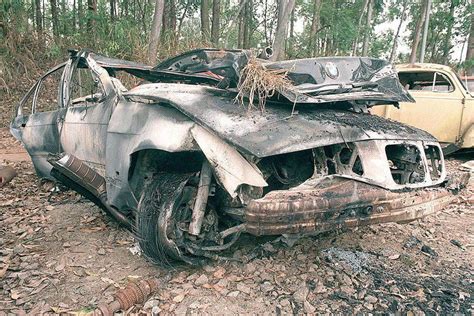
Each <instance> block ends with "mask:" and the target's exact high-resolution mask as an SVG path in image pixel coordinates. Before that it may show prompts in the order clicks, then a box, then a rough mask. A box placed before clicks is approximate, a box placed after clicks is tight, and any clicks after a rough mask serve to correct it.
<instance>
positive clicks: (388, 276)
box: [0, 129, 474, 315]
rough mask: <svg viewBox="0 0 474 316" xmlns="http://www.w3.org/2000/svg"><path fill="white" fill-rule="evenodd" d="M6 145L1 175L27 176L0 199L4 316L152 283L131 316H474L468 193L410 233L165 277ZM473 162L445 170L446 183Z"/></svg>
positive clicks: (315, 240)
mask: <svg viewBox="0 0 474 316" xmlns="http://www.w3.org/2000/svg"><path fill="white" fill-rule="evenodd" d="M0 139H1V141H0V164H1V163H3V164H8V165H12V166H14V167H15V168H16V169H17V171H18V173H19V175H18V177H17V178H15V179H14V180H13V181H12V182H11V183H9V184H8V185H7V186H6V187H4V188H1V189H0V315H2V314H9V313H14V314H22V313H31V314H38V313H41V312H48V313H65V312H80V313H86V312H88V311H91V310H93V309H94V308H95V307H96V306H97V304H99V303H101V302H110V301H111V300H112V295H113V293H114V292H116V290H117V289H118V288H120V287H123V286H124V285H125V284H126V283H127V282H128V281H130V280H135V279H139V278H147V277H158V278H159V279H160V280H161V283H162V285H161V287H160V289H159V290H158V292H156V294H155V295H154V296H153V297H152V298H150V299H149V300H148V301H147V302H146V303H145V304H144V305H137V306H135V307H133V308H132V309H131V310H130V311H128V312H130V313H139V312H140V311H141V312H146V313H149V312H150V311H151V309H152V307H153V306H155V307H154V310H155V311H161V313H162V314H185V313H206V314H207V313H208V314H241V313H242V314H288V313H294V314H302V313H309V314H313V313H351V314H352V313H358V312H360V313H368V312H377V313H379V312H392V313H393V312H403V313H407V314H423V313H425V314H433V313H441V314H446V313H449V314H452V313H456V312H458V313H462V314H467V315H472V314H473V310H474V309H473V308H474V267H473V265H474V225H473V224H474V206H473V204H474V195H473V192H474V187H473V185H472V184H471V185H470V187H468V189H465V190H464V191H463V192H462V193H461V194H460V195H458V196H457V198H456V199H455V200H454V202H453V203H452V204H451V205H449V206H448V207H447V208H446V209H444V210H443V211H441V212H439V213H438V214H436V215H434V216H429V217H427V218H424V219H422V220H418V221H416V222H412V223H410V224H405V225H400V224H384V225H377V226H369V227H363V228H360V229H355V230H349V231H337V232H332V233H327V234H323V235H320V236H316V237H305V238H301V239H299V240H298V241H296V243H295V244H294V245H292V247H290V246H288V245H287V244H286V243H284V242H283V241H282V239H272V238H265V239H256V238H254V237H251V236H244V238H243V239H242V241H241V242H240V243H239V244H238V245H237V247H236V249H235V251H234V252H233V253H232V257H233V260H228V261H212V262H210V263H209V264H208V265H207V266H204V267H199V268H190V267H186V266H184V267H175V268H174V269H163V268H160V267H156V266H153V265H152V264H151V263H149V262H148V261H147V260H146V259H145V258H143V257H142V256H140V255H139V254H136V252H135V251H134V250H136V248H135V242H134V240H133V238H132V237H131V236H130V234H128V233H127V232H126V231H124V230H123V229H121V228H119V227H118V225H117V224H116V223H115V222H114V221H113V220H112V219H111V218H110V217H109V216H107V215H105V214H104V213H103V212H102V211H101V210H100V209H99V208H97V207H95V206H94V205H93V204H92V203H90V202H87V201H86V200H84V199H82V198H81V197H79V196H77V195H76V194H75V193H73V192H62V193H50V192H49V191H48V189H50V187H48V184H40V183H39V181H38V179H37V178H36V176H35V174H34V170H33V168H32V165H31V163H30V162H29V161H28V160H26V159H27V158H26V156H25V154H24V152H23V153H22V151H21V147H19V144H18V143H17V142H15V141H14V140H13V139H12V138H11V137H10V136H9V135H8V132H7V130H6V129H0ZM7 153H8V154H10V155H7ZM12 153H14V154H15V155H14V157H15V158H14V159H13V158H12V156H11V154H12ZM2 159H3V160H2ZM4 159H8V160H4ZM469 159H473V157H466V156H460V157H456V158H452V159H449V160H448V162H447V165H448V168H449V170H450V172H451V173H456V172H459V167H460V164H461V163H463V162H465V161H467V160H469ZM471 183H472V181H471ZM249 258H252V259H249Z"/></svg>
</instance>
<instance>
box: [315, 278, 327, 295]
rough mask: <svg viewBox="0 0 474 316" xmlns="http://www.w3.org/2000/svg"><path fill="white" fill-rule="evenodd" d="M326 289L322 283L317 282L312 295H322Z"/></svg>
mask: <svg viewBox="0 0 474 316" xmlns="http://www.w3.org/2000/svg"><path fill="white" fill-rule="evenodd" d="M327 291H328V289H327V288H326V287H325V286H324V284H323V282H321V281H319V282H318V284H316V288H315V289H314V293H316V294H322V293H326V292H327Z"/></svg>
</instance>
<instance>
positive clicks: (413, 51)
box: [410, 0, 428, 64]
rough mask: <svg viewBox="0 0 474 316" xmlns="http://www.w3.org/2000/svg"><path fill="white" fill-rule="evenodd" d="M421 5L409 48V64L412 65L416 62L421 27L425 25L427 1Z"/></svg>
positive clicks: (423, 1) (424, 0) (423, 0)
mask: <svg viewBox="0 0 474 316" xmlns="http://www.w3.org/2000/svg"><path fill="white" fill-rule="evenodd" d="M421 2H422V5H421V10H420V16H419V18H418V21H417V22H416V26H415V30H414V32H413V42H412V44H411V45H412V46H411V54H410V64H413V63H415V62H416V53H417V50H418V45H419V44H420V39H421V32H422V27H423V24H424V23H425V17H426V14H425V13H426V12H425V11H426V6H427V4H428V1H426V0H421Z"/></svg>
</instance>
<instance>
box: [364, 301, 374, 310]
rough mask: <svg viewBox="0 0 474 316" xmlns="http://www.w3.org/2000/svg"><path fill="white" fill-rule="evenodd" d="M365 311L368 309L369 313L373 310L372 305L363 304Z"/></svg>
mask: <svg viewBox="0 0 474 316" xmlns="http://www.w3.org/2000/svg"><path fill="white" fill-rule="evenodd" d="M363 306H364V307H365V308H366V309H368V310H369V311H371V310H373V309H374V305H372V304H370V303H367V302H366V303H364V305H363Z"/></svg>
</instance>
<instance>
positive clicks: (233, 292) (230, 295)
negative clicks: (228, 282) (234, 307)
mask: <svg viewBox="0 0 474 316" xmlns="http://www.w3.org/2000/svg"><path fill="white" fill-rule="evenodd" d="M239 293H240V292H239V291H232V292H230V293H229V294H227V296H228V297H237V296H238V295H239Z"/></svg>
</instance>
